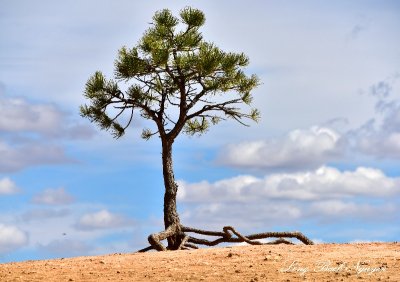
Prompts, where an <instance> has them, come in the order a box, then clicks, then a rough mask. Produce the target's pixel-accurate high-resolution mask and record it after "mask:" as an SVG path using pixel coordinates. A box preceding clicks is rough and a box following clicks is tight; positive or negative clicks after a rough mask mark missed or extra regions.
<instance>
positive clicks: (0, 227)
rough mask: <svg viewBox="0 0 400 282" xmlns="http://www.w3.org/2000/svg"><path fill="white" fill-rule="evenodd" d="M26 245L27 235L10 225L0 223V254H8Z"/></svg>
mask: <svg viewBox="0 0 400 282" xmlns="http://www.w3.org/2000/svg"><path fill="white" fill-rule="evenodd" d="M27 243H28V236H27V234H26V233H25V232H24V231H22V230H21V229H19V228H18V227H15V226H12V225H4V224H1V223H0V253H8V252H11V251H14V250H16V249H18V248H21V247H23V246H24V245H26V244H27Z"/></svg>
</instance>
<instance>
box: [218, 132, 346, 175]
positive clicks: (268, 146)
mask: <svg viewBox="0 0 400 282" xmlns="http://www.w3.org/2000/svg"><path fill="white" fill-rule="evenodd" d="M341 152H342V145H341V138H340V135H339V134H338V133H337V132H335V131H334V130H332V129H329V128H324V127H317V126H314V127H311V128H310V129H308V130H300V129H298V130H293V131H291V132H290V133H288V134H287V135H286V136H284V137H283V138H281V139H275V140H264V141H253V142H243V143H239V144H231V145H228V146H227V148H226V149H224V150H223V151H222V153H221V154H220V156H219V158H218V159H219V161H220V162H222V163H224V164H228V165H232V166H239V167H250V168H268V169H282V168H285V169H293V168H302V169H307V168H315V167H318V166H320V165H323V164H324V163H325V162H326V161H329V160H332V159H334V158H336V157H337V156H338V155H339V154H341Z"/></svg>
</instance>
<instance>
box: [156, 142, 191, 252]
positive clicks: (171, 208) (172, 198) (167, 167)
mask: <svg viewBox="0 0 400 282" xmlns="http://www.w3.org/2000/svg"><path fill="white" fill-rule="evenodd" d="M162 166H163V177H164V187H165V194H164V226H165V231H168V230H169V232H167V234H168V235H169V234H171V235H170V236H167V237H166V238H167V240H168V249H170V250H176V249H178V248H179V246H180V244H181V241H182V239H183V234H181V233H182V232H181V230H180V226H181V224H180V220H179V215H178V212H177V210H176V196H177V193H178V184H177V183H176V182H175V176H174V171H173V163H172V142H171V141H168V140H163V141H162ZM163 239H165V238H163ZM163 239H161V240H163ZM149 240H150V237H149Z"/></svg>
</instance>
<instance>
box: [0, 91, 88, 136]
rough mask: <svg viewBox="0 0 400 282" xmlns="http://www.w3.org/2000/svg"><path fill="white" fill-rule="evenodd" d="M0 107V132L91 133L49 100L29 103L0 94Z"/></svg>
mask: <svg viewBox="0 0 400 282" xmlns="http://www.w3.org/2000/svg"><path fill="white" fill-rule="evenodd" d="M0 111H1V113H2V114H1V116H0V132H11V133H14V134H15V133H35V134H39V135H44V136H45V137H69V138H84V139H86V138H89V137H91V136H92V135H93V134H94V130H93V129H92V128H91V127H88V126H86V125H82V124H77V123H75V122H72V121H71V120H69V117H68V114H67V113H66V112H63V111H62V110H60V109H59V108H58V107H56V106H55V105H53V104H49V103H47V104H45V103H42V104H40V103H33V102H29V101H27V100H25V99H23V98H8V97H5V96H4V95H1V94H0Z"/></svg>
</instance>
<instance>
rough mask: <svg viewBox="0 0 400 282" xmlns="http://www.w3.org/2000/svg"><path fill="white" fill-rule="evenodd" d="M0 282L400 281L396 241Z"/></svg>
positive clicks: (189, 254)
mask: <svg viewBox="0 0 400 282" xmlns="http://www.w3.org/2000/svg"><path fill="white" fill-rule="evenodd" d="M0 281H252V282H255V281H400V243H397V242H395V243H359V244H317V245H311V246H306V245H262V246H234V247H224V248H205V249H199V250H190V251H167V252H148V253H132V254H112V255H104V256H92V257H76V258H65V259H53V260H40V261H25V262H17V263H6V264H0Z"/></svg>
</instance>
